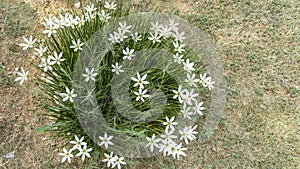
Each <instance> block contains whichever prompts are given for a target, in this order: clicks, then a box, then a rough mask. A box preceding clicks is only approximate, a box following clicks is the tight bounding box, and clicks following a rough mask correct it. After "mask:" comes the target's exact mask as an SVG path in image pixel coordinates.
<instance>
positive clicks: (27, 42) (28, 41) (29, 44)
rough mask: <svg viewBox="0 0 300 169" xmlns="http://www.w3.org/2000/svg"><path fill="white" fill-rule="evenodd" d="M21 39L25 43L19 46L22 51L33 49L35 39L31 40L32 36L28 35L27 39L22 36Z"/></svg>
mask: <svg viewBox="0 0 300 169" xmlns="http://www.w3.org/2000/svg"><path fill="white" fill-rule="evenodd" d="M23 39H24V42H25V43H22V44H19V46H21V47H23V50H26V49H28V48H33V45H34V43H35V41H36V39H34V40H32V35H30V37H29V39H27V38H25V37H24V36H23Z"/></svg>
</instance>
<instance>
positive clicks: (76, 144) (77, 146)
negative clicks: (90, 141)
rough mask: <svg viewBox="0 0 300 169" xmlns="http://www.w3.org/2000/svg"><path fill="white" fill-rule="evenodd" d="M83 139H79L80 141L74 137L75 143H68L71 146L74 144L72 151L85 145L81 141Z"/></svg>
mask: <svg viewBox="0 0 300 169" xmlns="http://www.w3.org/2000/svg"><path fill="white" fill-rule="evenodd" d="M83 139H84V137H81V138H80V139H79V138H78V137H77V135H75V141H70V143H71V144H74V147H73V149H76V148H77V149H79V148H81V146H84V145H86V142H84V141H83Z"/></svg>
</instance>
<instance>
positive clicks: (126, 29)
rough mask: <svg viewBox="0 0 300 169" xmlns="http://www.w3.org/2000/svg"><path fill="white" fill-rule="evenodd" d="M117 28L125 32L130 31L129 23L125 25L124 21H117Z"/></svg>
mask: <svg viewBox="0 0 300 169" xmlns="http://www.w3.org/2000/svg"><path fill="white" fill-rule="evenodd" d="M119 26H120V27H119V28H118V29H120V30H121V31H122V32H123V33H125V32H130V28H131V27H132V26H131V25H128V26H127V25H126V21H125V22H124V23H122V22H119Z"/></svg>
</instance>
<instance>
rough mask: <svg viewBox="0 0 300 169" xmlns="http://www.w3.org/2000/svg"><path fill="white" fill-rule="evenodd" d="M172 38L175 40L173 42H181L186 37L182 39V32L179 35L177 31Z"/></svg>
mask: <svg viewBox="0 0 300 169" xmlns="http://www.w3.org/2000/svg"><path fill="white" fill-rule="evenodd" d="M173 37H174V38H175V41H180V42H183V40H184V39H186V37H184V32H181V33H179V32H178V30H175V33H173Z"/></svg>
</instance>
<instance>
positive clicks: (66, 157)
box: [58, 148, 74, 163]
mask: <svg viewBox="0 0 300 169" xmlns="http://www.w3.org/2000/svg"><path fill="white" fill-rule="evenodd" d="M63 151H64V152H63V153H59V154H58V155H60V156H64V157H63V159H62V160H61V163H63V162H65V161H66V160H68V162H69V163H71V158H72V157H74V155H73V154H72V151H73V149H70V150H69V151H68V150H66V149H65V148H63Z"/></svg>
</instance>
